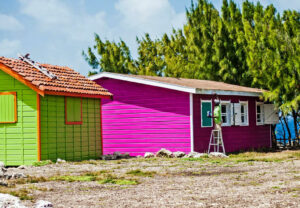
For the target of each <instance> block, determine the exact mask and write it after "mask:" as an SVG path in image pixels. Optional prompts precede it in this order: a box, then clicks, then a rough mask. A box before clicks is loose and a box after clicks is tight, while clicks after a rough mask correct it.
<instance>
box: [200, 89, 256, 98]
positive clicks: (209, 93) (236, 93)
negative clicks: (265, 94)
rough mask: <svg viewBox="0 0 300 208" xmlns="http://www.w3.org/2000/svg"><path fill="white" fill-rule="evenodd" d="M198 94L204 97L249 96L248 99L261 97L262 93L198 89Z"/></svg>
mask: <svg viewBox="0 0 300 208" xmlns="http://www.w3.org/2000/svg"><path fill="white" fill-rule="evenodd" d="M196 94H203V95H213V94H217V95H234V96H247V97H259V96H261V95H262V93H258V92H237V91H226V90H201V89H197V91H196Z"/></svg>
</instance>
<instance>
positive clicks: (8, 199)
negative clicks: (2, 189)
mask: <svg viewBox="0 0 300 208" xmlns="http://www.w3.org/2000/svg"><path fill="white" fill-rule="evenodd" d="M0 207H1V208H2V207H3V208H26V207H25V206H23V205H22V204H20V199H19V198H18V197H15V196H12V195H9V194H1V193H0Z"/></svg>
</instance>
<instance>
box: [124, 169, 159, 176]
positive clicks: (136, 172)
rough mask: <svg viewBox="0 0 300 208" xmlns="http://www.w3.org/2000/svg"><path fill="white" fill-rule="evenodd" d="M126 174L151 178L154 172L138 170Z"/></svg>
mask: <svg viewBox="0 0 300 208" xmlns="http://www.w3.org/2000/svg"><path fill="white" fill-rule="evenodd" d="M126 174H129V175H134V176H142V177H153V176H154V175H155V174H156V172H155V171H142V170H140V169H136V170H131V171H128V172H126Z"/></svg>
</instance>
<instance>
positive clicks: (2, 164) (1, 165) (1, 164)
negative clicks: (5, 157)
mask: <svg viewBox="0 0 300 208" xmlns="http://www.w3.org/2000/svg"><path fill="white" fill-rule="evenodd" d="M2 168H5V165H4V162H2V161H0V169H2Z"/></svg>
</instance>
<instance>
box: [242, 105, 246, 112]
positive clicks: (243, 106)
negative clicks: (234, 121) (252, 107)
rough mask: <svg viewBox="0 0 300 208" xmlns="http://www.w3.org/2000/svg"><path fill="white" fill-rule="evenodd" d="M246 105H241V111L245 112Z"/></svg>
mask: <svg viewBox="0 0 300 208" xmlns="http://www.w3.org/2000/svg"><path fill="white" fill-rule="evenodd" d="M244 108H245V105H241V113H244V112H245V109H244Z"/></svg>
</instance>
